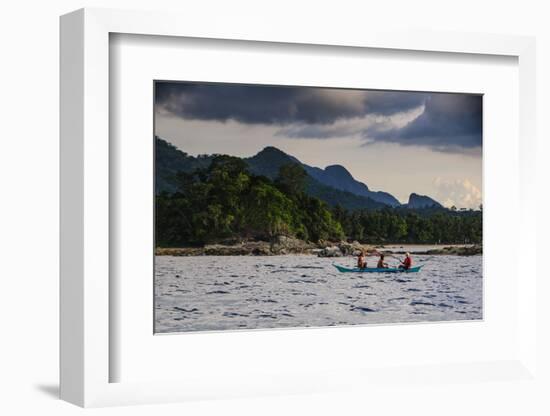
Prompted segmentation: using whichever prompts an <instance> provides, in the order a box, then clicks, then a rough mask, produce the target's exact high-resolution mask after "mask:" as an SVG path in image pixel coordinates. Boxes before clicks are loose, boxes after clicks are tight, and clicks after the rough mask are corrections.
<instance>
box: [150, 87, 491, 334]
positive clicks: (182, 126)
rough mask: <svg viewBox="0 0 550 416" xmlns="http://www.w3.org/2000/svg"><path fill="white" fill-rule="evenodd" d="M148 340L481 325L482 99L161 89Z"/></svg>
mask: <svg viewBox="0 0 550 416" xmlns="http://www.w3.org/2000/svg"><path fill="white" fill-rule="evenodd" d="M153 88H154V105H153V113H154V131H153V132H152V140H153V142H154V144H153V146H154V175H155V178H154V183H155V185H154V191H153V192H154V247H152V249H153V250H154V276H153V278H154V311H153V312H154V333H156V334H162V333H186V332H196V331H234V330H256V329H276V328H306V327H317V328H319V327H334V326H350V325H370V324H377V325H382V324H383V325H389V324H402V323H421V322H449V321H472V320H482V319H483V243H482V240H483V235H482V231H483V156H482V153H483V150H482V149H483V143H482V142H483V95H482V94H470V93H463V92H460V93H456V92H429V91H399V90H380V89H350V88H332V87H331V88H329V87H317V86H293V85H260V84H234V83H215V82H196V81H172V80H156V81H154V83H153Z"/></svg>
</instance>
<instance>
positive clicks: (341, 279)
mask: <svg viewBox="0 0 550 416" xmlns="http://www.w3.org/2000/svg"><path fill="white" fill-rule="evenodd" d="M367 260H369V266H374V263H375V261H376V260H375V259H371V258H368V259H367ZM387 260H389V263H390V264H392V263H395V260H392V259H388V258H387ZM355 261H356V260H355V259H354V258H351V257H346V258H336V259H329V258H319V257H316V256H310V255H309V256H308V255H290V256H266V257H263V256H220V257H217V256H197V257H171V256H157V257H156V259H155V263H156V264H155V332H156V333H166V332H187V331H220V330H236V329H258V328H289V327H311V326H313V327H320V326H335V325H365V324H385V323H386V324H390V323H404V322H427V321H456V320H475V319H482V299H483V293H482V291H483V279H482V256H471V257H460V256H422V255H415V256H414V262H415V264H424V267H423V269H422V271H421V272H420V273H408V274H405V273H396V274H390V273H388V274H382V273H363V274H361V273H340V272H338V271H337V270H336V269H335V268H334V267H333V266H332V263H333V262H335V263H338V264H342V265H344V266H350V267H352V266H354V264H355Z"/></svg>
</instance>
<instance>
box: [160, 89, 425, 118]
mask: <svg viewBox="0 0 550 416" xmlns="http://www.w3.org/2000/svg"><path fill="white" fill-rule="evenodd" d="M425 98H426V95H425V94H422V93H403V92H379V91H363V90H344V89H330V88H309V87H281V86H277V87H269V86H254V85H231V84H189V83H170V82H159V83H157V84H156V96H155V100H156V104H157V105H158V106H159V107H160V108H162V109H164V110H166V111H168V112H169V113H172V114H174V115H176V116H179V117H182V118H185V119H195V120H217V121H227V120H235V121H238V122H241V123H248V124H279V125H284V124H291V123H307V124H330V123H333V122H334V121H336V120H339V119H346V118H352V117H361V116H364V115H365V114H379V115H391V114H396V113H399V112H402V111H407V110H410V109H413V108H416V107H419V106H421V105H422V103H423V102H424V100H425Z"/></svg>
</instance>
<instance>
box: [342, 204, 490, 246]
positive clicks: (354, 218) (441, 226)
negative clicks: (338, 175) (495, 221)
mask: <svg viewBox="0 0 550 416" xmlns="http://www.w3.org/2000/svg"><path fill="white" fill-rule="evenodd" d="M333 215H334V217H335V219H336V220H337V221H338V222H339V223H340V224H341V225H342V227H343V229H344V233H345V234H346V236H347V237H348V238H349V239H351V240H357V241H360V242H364V243H384V242H391V243H416V244H420V243H437V244H457V243H464V244H480V243H481V241H482V212H481V211H452V210H447V209H445V208H431V209H419V210H411V209H406V208H384V209H381V210H374V211H367V210H361V211H353V212H349V211H346V210H345V209H343V208H342V207H340V206H337V207H335V208H334V210H333Z"/></svg>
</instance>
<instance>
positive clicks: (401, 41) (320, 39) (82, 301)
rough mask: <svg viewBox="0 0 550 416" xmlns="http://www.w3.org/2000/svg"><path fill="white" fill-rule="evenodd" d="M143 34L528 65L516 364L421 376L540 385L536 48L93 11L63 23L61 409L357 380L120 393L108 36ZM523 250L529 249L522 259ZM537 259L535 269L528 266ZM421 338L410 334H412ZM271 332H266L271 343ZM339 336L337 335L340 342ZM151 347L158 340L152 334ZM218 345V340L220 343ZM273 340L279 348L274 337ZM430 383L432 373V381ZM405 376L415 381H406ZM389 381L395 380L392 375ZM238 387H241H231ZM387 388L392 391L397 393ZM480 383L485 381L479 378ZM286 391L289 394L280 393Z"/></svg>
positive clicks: (151, 387) (482, 39)
mask: <svg viewBox="0 0 550 416" xmlns="http://www.w3.org/2000/svg"><path fill="white" fill-rule="evenodd" d="M114 33H119V34H120V33H121V34H136V35H152V36H170V37H185V38H203V39H225V40H234V41H249V42H278V43H281V44H305V45H331V46H333V47H340V48H346V47H354V48H379V49H387V50H409V51H429V52H435V53H443V54H445V53H447V54H448V53H451V54H472V55H474V56H475V55H476V54H480V55H503V56H509V57H514V58H517V59H518V66H519V106H518V108H519V114H518V119H519V137H520V150H519V151H520V154H519V164H520V170H519V172H520V177H519V179H518V181H519V184H520V190H519V195H520V198H521V200H520V207H519V217H518V218H516V219H515V220H516V221H517V222H518V239H519V240H518V247H519V250H518V254H519V256H518V262H519V264H524V265H525V273H524V274H523V275H522V279H521V284H520V286H519V287H518V292H517V314H518V322H519V325H518V336H517V338H518V340H519V345H518V349H517V354H515V355H514V356H511V357H510V359H507V360H499V361H498V362H491V361H482V362H478V363H464V364H462V365H457V364H456V363H452V362H448V363H447V362H445V363H441V365H440V366H435V367H434V366H432V367H426V368H422V363H421V362H419V363H418V365H419V369H418V371H422V372H423V373H425V374H426V377H428V378H429V377H431V376H430V374H431V375H432V376H433V374H434V373H438V372H441V371H443V372H445V371H447V376H448V377H451V378H452V377H462V378H466V379H467V378H468V376H467V374H471V373H475V372H476V371H494V372H495V373H499V374H505V377H508V378H512V379H514V378H515V377H517V379H518V380H521V379H523V378H525V377H533V376H534V375H535V374H536V361H535V359H536V355H535V350H536V327H535V322H536V313H537V312H536V302H535V297H536V296H535V288H536V279H537V276H538V275H537V270H536V266H535V265H536V261H535V259H533V254H532V253H533V252H532V251H529V252H528V250H527V249H526V247H527V242H532V241H536V235H535V233H536V228H537V227H536V217H535V216H534V215H532V213H533V212H535V210H533V209H531V207H533V206H534V205H535V199H534V198H535V189H534V184H533V180H532V178H533V177H534V169H535V163H534V162H535V152H534V151H533V148H534V146H535V141H536V131H535V125H536V120H535V115H536V111H535V110H536V108H535V91H536V83H535V82H536V78H535V41H534V39H533V38H530V37H519V36H508V35H487V34H467V33H432V32H429V31H426V32H422V31H412V32H398V31H391V30H388V31H383V30H379V29H367V30H365V29H363V28H355V29H354V28H350V29H349V31H346V32H339V33H338V34H335V33H332V34H328V33H326V32H325V31H324V30H322V28H318V29H316V30H315V28H313V30H309V31H308V32H307V33H305V32H303V31H299V30H292V29H289V28H285V30H282V29H281V28H280V26H278V25H276V24H273V25H262V26H261V27H258V26H254V25H252V24H251V27H243V26H239V28H238V30H237V28H235V27H233V26H232V25H231V23H230V22H225V24H224V23H223V22H221V23H220V22H218V24H216V25H215V26H204V25H203V22H202V21H201V19H189V18H188V17H187V16H179V15H177V14H172V13H151V12H135V11H120V10H107V9H82V10H78V11H75V12H73V13H70V14H68V15H65V16H63V17H62V18H61V280H60V286H61V305H60V306H61V307H60V319H61V322H60V325H61V339H60V350H61V351H60V354H61V355H60V361H61V369H60V376H61V377H60V378H61V389H60V394H61V398H62V399H64V400H67V401H69V402H71V403H74V404H77V405H80V406H85V407H88V406H107V405H119V404H138V403H155V402H165V401H181V400H190V399H194V398H208V397H236V396H242V395H245V396H246V395H255V394H269V392H281V391H284V392H290V393H300V392H321V391H325V390H334V389H341V388H346V387H347V385H344V384H342V383H341V382H339V381H337V380H342V379H344V378H345V375H349V373H350V372H353V371H354V370H350V369H349V368H342V369H333V370H331V371H333V373H332V376H331V377H329V378H331V379H332V380H329V378H327V379H319V377H318V374H313V373H312V374H284V373H283V374H278V375H272V376H271V377H270V378H269V379H267V378H266V379H264V380H251V381H250V382H249V383H248V384H246V383H245V384H242V385H237V386H232V388H227V386H226V387H225V388H224V386H223V385H222V384H220V383H218V384H217V385H216V383H213V382H211V381H210V380H208V379H197V378H188V379H183V380H178V381H143V382H112V373H111V371H110V366H112V364H113V362H114V361H116V360H118V359H120V357H117V356H116V354H115V351H114V350H112V349H111V348H110V339H111V338H112V337H113V336H116V334H113V333H112V332H110V331H112V330H113V328H112V327H111V326H110V310H111V311H112V310H113V308H115V307H116V305H112V302H113V298H112V297H110V292H112V291H113V290H116V288H113V287H112V286H111V283H110V280H109V276H110V273H111V271H112V270H111V268H112V267H113V259H110V253H109V238H110V231H109V230H110V226H111V225H112V224H110V220H111V216H110V203H109V201H110V194H109V189H110V171H111V170H112V169H113V166H112V163H113V160H112V159H110V151H109V136H110V124H109V117H110V113H109V94H110V84H109V81H110V78H109V36H110V34H114ZM522 247H523V249H522ZM528 256H529V258H528ZM409 331H410V329H409ZM266 333H267V332H263V334H264V335H263V336H267V337H269V336H270V335H265V334H266ZM332 334H333V335H331V336H335V333H334V332H333V333H332ZM151 335H152V334H151ZM213 336H214V335H213ZM271 336H277V334H276V333H275V334H274V335H271ZM430 371H431V373H430ZM405 372H406V371H405ZM369 374H370V381H368V380H367V378H369V377H366V378H364V379H365V381H364V383H373V382H374V381H373V380H380V379H385V380H389V379H388V377H402V375H403V374H401V373H399V371H398V370H395V369H393V370H390V369H388V368H380V369H378V370H375V369H371V370H370V372H369ZM384 374H385V375H384ZM221 380H222V381H223V382H224V383H227V382H228V381H229V382H230V380H231V377H230V375H226V378H223V377H221ZM386 382H387V381H386ZM472 382H479V379H476V377H473V376H472ZM281 385H284V386H285V388H284V389H283V390H281Z"/></svg>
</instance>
